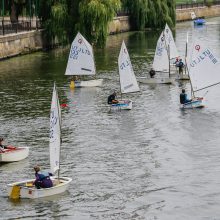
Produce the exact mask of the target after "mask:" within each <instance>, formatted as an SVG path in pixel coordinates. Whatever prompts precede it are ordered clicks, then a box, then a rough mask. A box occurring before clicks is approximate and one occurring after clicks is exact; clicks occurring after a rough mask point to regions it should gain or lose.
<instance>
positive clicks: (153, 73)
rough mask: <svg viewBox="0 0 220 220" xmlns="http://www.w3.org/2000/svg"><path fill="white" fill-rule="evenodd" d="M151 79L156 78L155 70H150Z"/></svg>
mask: <svg viewBox="0 0 220 220" xmlns="http://www.w3.org/2000/svg"><path fill="white" fill-rule="evenodd" d="M149 73H150V77H151V78H154V75H155V74H156V72H155V70H150V72H149Z"/></svg>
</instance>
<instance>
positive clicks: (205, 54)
mask: <svg viewBox="0 0 220 220" xmlns="http://www.w3.org/2000/svg"><path fill="white" fill-rule="evenodd" d="M206 57H208V58H209V59H210V60H211V62H212V63H213V64H216V63H218V60H217V58H216V57H215V56H214V55H213V54H212V52H211V51H210V50H209V49H206V50H205V51H204V52H202V53H201V54H200V55H199V56H198V57H196V59H194V60H193V61H192V63H190V66H191V67H195V66H196V65H198V64H199V63H201V62H203V60H204V59H205V58H206Z"/></svg>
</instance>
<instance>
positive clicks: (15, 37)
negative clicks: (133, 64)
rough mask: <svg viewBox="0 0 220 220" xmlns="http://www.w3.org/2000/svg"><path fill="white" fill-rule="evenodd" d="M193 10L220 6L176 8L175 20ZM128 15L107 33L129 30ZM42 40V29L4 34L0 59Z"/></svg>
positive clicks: (215, 11) (212, 11)
mask: <svg viewBox="0 0 220 220" xmlns="http://www.w3.org/2000/svg"><path fill="white" fill-rule="evenodd" d="M192 11H194V12H195V14H196V15H197V16H198V17H215V16H220V6H212V7H201V8H192V9H178V10H176V19H177V21H185V20H190V19H191V17H190V12H192ZM130 29H131V26H130V24H129V17H128V16H122V17H117V18H114V20H113V21H112V22H111V23H110V24H109V34H114V33H120V32H125V31H129V30H130ZM43 46H44V41H43V37H42V31H31V32H23V33H17V34H11V35H6V36H0V59H4V58H8V57H12V56H16V55H19V54H26V53H31V52H33V51H36V50H40V49H42V48H43Z"/></svg>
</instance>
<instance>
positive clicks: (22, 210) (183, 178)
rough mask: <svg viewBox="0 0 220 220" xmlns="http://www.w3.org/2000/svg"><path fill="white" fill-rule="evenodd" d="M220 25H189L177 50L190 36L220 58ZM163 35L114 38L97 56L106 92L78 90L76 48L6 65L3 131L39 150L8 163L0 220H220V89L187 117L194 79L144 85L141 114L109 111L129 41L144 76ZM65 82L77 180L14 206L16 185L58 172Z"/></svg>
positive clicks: (69, 159)
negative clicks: (53, 146)
mask: <svg viewBox="0 0 220 220" xmlns="http://www.w3.org/2000/svg"><path fill="white" fill-rule="evenodd" d="M219 24H220V19H219V18H214V19H209V20H207V24H206V25H205V26H204V27H203V28H199V29H198V28H194V27H193V25H192V22H184V23H179V24H178V25H177V30H176V41H177V47H178V49H179V50H180V52H181V54H182V55H184V50H185V39H186V32H187V31H188V32H189V36H190V40H191V39H192V35H193V36H194V35H196V36H200V37H202V39H209V41H208V42H209V44H210V47H214V50H215V52H216V53H217V54H218V56H220V43H219V36H220V34H219V33H220V25H219ZM158 36H159V33H156V32H155V33H154V32H141V33H140V32H134V33H124V34H121V35H116V36H110V37H109V38H108V43H107V48H106V49H104V50H101V49H97V50H96V51H95V57H96V64H97V71H98V78H103V79H104V85H103V87H102V88H90V89H75V90H74V91H71V90H70V89H69V87H68V82H67V81H68V80H67V77H66V76H64V72H65V67H66V62H67V57H68V50H61V49H58V50H56V51H52V52H50V53H36V54H32V55H27V56H22V57H17V58H13V59H10V60H6V61H2V62H1V63H0V67H1V68H0V80H1V89H0V95H1V96H0V97H1V104H2V108H1V109H0V113H1V114H0V122H1V126H0V135H1V136H4V137H5V138H6V140H7V141H8V143H10V144H14V145H16V146H28V147H30V156H29V158H28V159H25V160H23V161H21V162H17V163H10V164H3V165H0V175H1V178H0V185H1V187H0V198H1V203H0V207H1V211H2V212H1V213H2V215H1V217H0V219H76V220H81V219H82V220H84V219H85V220H86V219H147V220H155V219H161V220H176V219H178V220H186V219H187V220H189V219H190V220H201V219H204V220H211V219H212V220H217V219H220V217H219V216H220V211H219V205H220V192H219V182H220V175H219V172H220V157H219V155H220V148H219V143H220V137H219V130H220V117H219V116H220V114H219V110H220V104H219V103H220V87H216V88H213V89H212V90H210V92H209V93H208V94H207V96H206V101H207V107H206V108H204V109H199V110H198V109H197V110H187V111H181V110H180V108H179V104H178V103H179V92H180V91H181V88H182V86H184V87H186V88H187V91H189V90H190V85H189V83H187V82H183V83H179V82H176V83H175V85H172V86H167V85H151V86H150V85H144V84H141V85H140V88H141V93H139V94H132V95H129V97H130V98H131V99H132V100H134V106H133V109H132V110H131V111H121V112H109V107H108V106H107V105H106V98H107V96H108V95H109V93H110V92H112V91H113V90H114V89H118V90H119V84H118V80H119V79H118V72H117V56H118V53H119V50H120V44H121V41H122V39H124V40H125V42H126V44H127V47H128V51H129V52H130V57H131V61H132V63H133V67H134V70H135V73H136V75H137V76H143V75H144V74H146V71H147V70H148V69H149V64H150V62H151V61H152V58H153V54H154V48H155V45H156V41H157V37H158ZM54 81H56V83H57V86H58V91H59V96H60V102H61V103H67V104H68V108H65V109H62V118H63V121H62V139H63V144H62V149H61V173H62V175H64V176H69V177H72V178H73V182H72V184H71V185H70V189H69V191H68V192H66V193H64V194H63V195H57V196H54V197H50V198H46V199H39V200H33V201H28V200H20V201H11V200H9V199H8V198H7V192H6V184H8V183H11V182H14V181H19V180H24V179H27V178H30V177H33V166H34V165H36V164H39V165H41V167H42V168H44V169H49V154H48V153H49V149H48V142H49V140H48V136H49V113H50V102H51V94H52V87H53V82H54Z"/></svg>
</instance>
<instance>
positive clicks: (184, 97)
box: [180, 93, 191, 104]
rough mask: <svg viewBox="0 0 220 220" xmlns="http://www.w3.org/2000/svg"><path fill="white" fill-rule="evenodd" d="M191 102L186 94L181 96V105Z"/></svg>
mask: <svg viewBox="0 0 220 220" xmlns="http://www.w3.org/2000/svg"><path fill="white" fill-rule="evenodd" d="M190 101H191V100H190V99H188V98H187V94H186V93H181V94H180V103H181V104H185V103H187V102H190Z"/></svg>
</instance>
